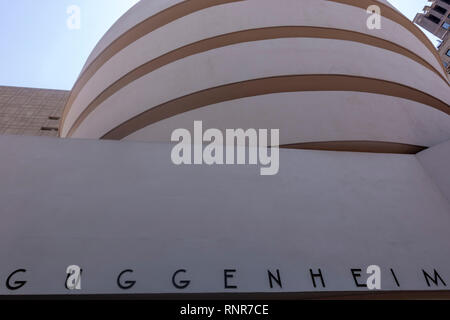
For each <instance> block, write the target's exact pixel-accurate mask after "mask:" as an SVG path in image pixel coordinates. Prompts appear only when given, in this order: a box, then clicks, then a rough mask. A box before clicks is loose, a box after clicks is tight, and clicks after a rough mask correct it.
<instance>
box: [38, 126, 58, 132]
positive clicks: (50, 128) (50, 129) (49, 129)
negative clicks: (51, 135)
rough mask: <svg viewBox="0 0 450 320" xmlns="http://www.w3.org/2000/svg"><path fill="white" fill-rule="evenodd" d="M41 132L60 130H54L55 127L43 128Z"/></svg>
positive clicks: (56, 129)
mask: <svg viewBox="0 0 450 320" xmlns="http://www.w3.org/2000/svg"><path fill="white" fill-rule="evenodd" d="M41 130H42V131H58V128H54V127H42V128H41Z"/></svg>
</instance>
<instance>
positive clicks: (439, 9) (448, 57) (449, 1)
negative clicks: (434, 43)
mask: <svg viewBox="0 0 450 320" xmlns="http://www.w3.org/2000/svg"><path fill="white" fill-rule="evenodd" d="M429 2H431V3H430V5H428V6H426V7H425V8H424V9H423V13H418V14H417V15H416V17H415V18H414V22H415V23H417V24H418V25H419V26H421V27H423V28H424V29H426V30H428V31H429V32H431V33H432V34H434V35H435V36H436V37H438V38H440V39H442V43H441V44H440V45H439V48H438V49H439V50H438V51H439V56H440V57H441V59H442V63H443V64H444V66H445V68H446V70H447V73H450V42H449V29H450V0H433V1H432V0H429Z"/></svg>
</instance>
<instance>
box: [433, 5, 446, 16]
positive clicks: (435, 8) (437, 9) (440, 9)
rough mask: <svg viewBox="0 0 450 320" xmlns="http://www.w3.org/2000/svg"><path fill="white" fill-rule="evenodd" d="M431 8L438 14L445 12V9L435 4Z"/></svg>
mask: <svg viewBox="0 0 450 320" xmlns="http://www.w3.org/2000/svg"><path fill="white" fill-rule="evenodd" d="M433 10H434V11H436V12H438V13H440V14H445V13H446V12H447V9H445V8H442V7H441V6H437V5H436V6H434V8H433Z"/></svg>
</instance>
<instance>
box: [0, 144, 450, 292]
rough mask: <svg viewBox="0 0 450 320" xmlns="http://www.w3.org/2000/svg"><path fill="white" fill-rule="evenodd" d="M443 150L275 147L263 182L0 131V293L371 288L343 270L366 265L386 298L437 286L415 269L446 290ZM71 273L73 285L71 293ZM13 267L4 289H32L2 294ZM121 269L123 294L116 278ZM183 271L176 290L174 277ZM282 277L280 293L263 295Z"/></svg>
mask: <svg viewBox="0 0 450 320" xmlns="http://www.w3.org/2000/svg"><path fill="white" fill-rule="evenodd" d="M449 147H450V145H449V144H448V143H446V144H443V145H442V146H441V147H436V149H430V150H428V151H426V152H425V153H424V154H423V155H419V157H418V158H419V160H420V161H419V160H418V159H417V158H416V156H413V155H387V154H366V153H345V152H328V151H306V150H281V151H280V172H279V174H278V175H276V176H270V177H268V176H265V177H263V176H260V175H259V170H258V168H257V167H256V166H213V167H207V166H201V165H200V166H179V167H177V166H175V165H173V164H172V163H171V161H170V152H171V146H170V145H168V144H156V143H153V144H148V143H135V142H128V143H124V142H108V141H103V142H102V141H91V140H76V139H68V140H66V139H52V138H31V137H15V136H1V137H0V163H1V166H0V176H1V177H2V179H1V180H0V203H2V205H1V206H0V216H1V223H0V261H1V263H0V280H1V281H0V294H73V293H76V294H80V293H81V294H87V293H91V294H92V293H96V294H99V293H121V294H124V293H192V292H196V293H205V292H206V293H207V292H309V291H312V292H316V291H317V292H320V291H366V290H367V288H361V287H356V285H355V282H354V279H353V277H352V273H351V269H355V268H356V269H361V270H362V273H361V277H360V278H358V280H359V281H360V282H362V283H364V282H365V280H366V278H367V274H366V273H365V270H366V268H367V266H369V265H373V264H375V265H379V266H380V267H381V271H382V282H381V285H382V289H383V290H445V289H447V287H446V286H444V285H443V284H442V282H440V281H439V280H438V286H436V285H435V284H433V283H432V282H429V284H430V286H429V285H428V284H427V281H426V278H425V276H424V274H423V270H425V271H426V272H428V273H429V274H430V275H431V276H433V272H434V270H436V271H437V272H438V273H439V275H440V276H441V278H442V280H444V281H445V282H446V284H447V285H449V284H450V258H449V257H450V247H449V246H448V244H449V243H450V233H449V232H448V230H449V229H450V203H449V199H448V198H446V197H445V194H447V192H448V190H444V188H446V187H445V186H447V187H448V171H446V170H445V168H446V167H447V166H446V162H447V163H448V152H449ZM432 161H437V162H436V164H434V163H433V162H432ZM438 163H439V164H438ZM430 170H431V171H430ZM433 170H435V171H433ZM439 170H440V172H439ZM439 176H441V178H439ZM442 176H445V177H444V178H443V179H444V182H442V181H443V180H442ZM445 181H446V182H445ZM73 264H75V265H79V266H80V267H82V269H83V273H82V280H81V281H82V282H81V284H82V286H81V290H80V291H77V290H75V291H74V292H69V291H68V290H67V289H65V287H64V284H65V280H66V268H67V266H69V265H73ZM21 268H23V269H26V270H27V271H26V272H25V273H17V274H15V275H14V276H13V278H12V281H13V283H14V281H18V280H25V281H27V283H26V284H25V286H23V287H22V288H20V289H18V290H16V291H11V290H8V289H7V288H6V287H5V285H4V283H5V281H6V279H7V277H8V276H9V275H10V274H11V273H12V272H13V271H15V270H17V269H21ZM310 268H311V269H313V270H315V271H317V269H318V268H320V269H321V271H322V274H323V277H324V280H325V284H326V287H325V288H322V286H321V285H318V287H317V288H314V286H313V284H312V281H311V278H310V274H309V269H310ZM125 269H133V270H134V272H133V273H131V274H126V275H125V277H124V280H136V281H137V282H136V284H135V286H134V287H133V288H131V289H129V290H122V289H120V288H119V287H118V286H117V282H116V281H117V276H118V274H119V273H120V272H121V271H123V270H125ZM178 269H186V271H187V272H186V273H185V274H180V275H179V278H178V279H180V280H181V279H187V280H191V284H190V285H189V287H188V288H186V289H184V290H180V289H176V288H175V287H174V286H173V285H172V282H171V279H172V275H173V273H174V272H175V271H176V270H178ZM224 269H235V270H236V272H235V273H232V275H233V276H234V277H233V278H230V279H229V284H232V285H236V286H237V288H236V289H225V288H224ZM277 269H279V271H280V274H281V279H282V285H283V287H282V288H279V287H278V285H276V284H275V283H274V288H271V287H270V283H269V280H268V273H267V270H271V271H272V272H273V273H274V274H275V275H276V270H277ZM391 269H392V270H393V271H394V273H395V275H396V277H397V280H398V282H399V284H400V287H399V286H398V285H397V284H396V282H395V280H394V278H393V276H392V272H391Z"/></svg>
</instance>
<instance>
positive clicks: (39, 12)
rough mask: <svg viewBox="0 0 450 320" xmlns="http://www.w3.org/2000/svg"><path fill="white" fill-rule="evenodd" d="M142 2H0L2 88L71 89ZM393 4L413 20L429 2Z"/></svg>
mask: <svg viewBox="0 0 450 320" xmlns="http://www.w3.org/2000/svg"><path fill="white" fill-rule="evenodd" d="M137 1H138V0H0V35H1V39H2V50H0V85H9V86H23V87H35V88H52V89H66V90H69V89H71V88H72V86H73V84H74V82H75V80H76V78H77V77H78V74H79V72H80V71H81V68H82V67H83V65H84V62H85V61H86V59H87V57H88V55H89V53H90V52H91V51H92V49H93V48H94V46H95V44H96V43H97V42H98V41H99V40H100V38H101V37H102V35H103V34H104V33H105V32H106V31H107V30H108V29H109V27H110V26H111V25H112V24H113V23H114V22H115V21H116V20H117V19H118V18H119V17H120V16H121V15H122V14H123V13H125V12H126V11H127V10H128V9H129V8H131V7H132V6H133V5H134V4H135V3H136V2H137ZM390 1H391V3H392V4H393V5H395V6H396V7H397V8H399V9H400V11H402V12H403V13H404V14H405V15H406V16H407V17H408V18H410V19H412V18H414V16H415V14H416V13H417V12H418V11H420V10H421V9H422V8H423V7H424V6H425V4H426V2H427V1H426V0H390ZM70 5H77V6H79V7H80V8H81V28H80V29H79V30H70V29H69V28H68V27H67V24H66V23H67V18H68V14H67V12H66V10H67V8H68V7H69V6H70ZM428 35H429V34H428ZM435 39H436V38H434V37H433V43H434V44H436V41H435Z"/></svg>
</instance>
